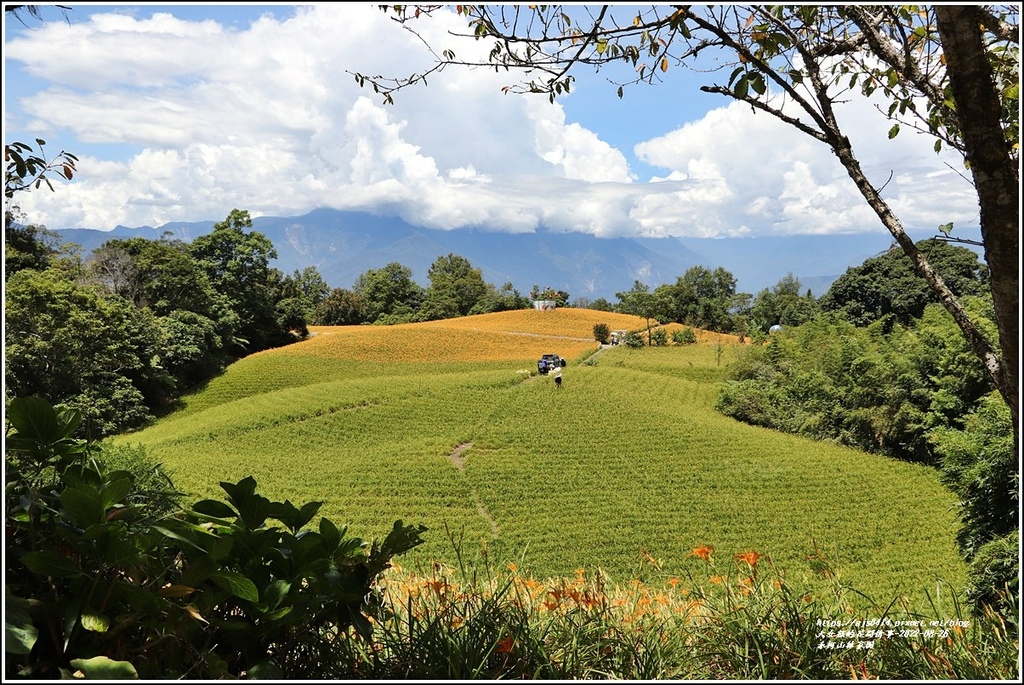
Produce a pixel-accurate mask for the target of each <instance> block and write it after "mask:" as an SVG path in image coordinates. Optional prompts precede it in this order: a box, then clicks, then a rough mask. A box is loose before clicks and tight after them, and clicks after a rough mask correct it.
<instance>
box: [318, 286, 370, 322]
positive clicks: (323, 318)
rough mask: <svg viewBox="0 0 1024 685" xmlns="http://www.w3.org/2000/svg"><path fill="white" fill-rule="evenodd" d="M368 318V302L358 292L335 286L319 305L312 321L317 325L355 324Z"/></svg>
mask: <svg viewBox="0 0 1024 685" xmlns="http://www.w3.org/2000/svg"><path fill="white" fill-rule="evenodd" d="M365 320H366V304H365V302H364V301H363V298H362V296H361V295H359V294H358V293H355V292H352V291H351V290H346V289H345V288H334V289H333V290H331V293H330V294H329V295H328V296H327V297H326V298H324V299H323V300H322V301H321V302H320V303H319V304H318V305H317V306H316V313H315V315H314V316H313V318H312V319H311V321H310V323H312V324H314V325H316V326H353V325H355V324H359V323H362V322H363V321H365Z"/></svg>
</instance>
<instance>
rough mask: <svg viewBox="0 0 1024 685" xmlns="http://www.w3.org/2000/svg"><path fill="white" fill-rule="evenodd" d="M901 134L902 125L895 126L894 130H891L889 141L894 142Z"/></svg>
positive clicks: (893, 126)
mask: <svg viewBox="0 0 1024 685" xmlns="http://www.w3.org/2000/svg"><path fill="white" fill-rule="evenodd" d="M899 132H900V125H899V124H893V125H892V128H890V129H889V140H892V139H893V138H895V137H896V136H897V135H898V134H899Z"/></svg>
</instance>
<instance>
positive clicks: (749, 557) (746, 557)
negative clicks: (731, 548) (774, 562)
mask: <svg viewBox="0 0 1024 685" xmlns="http://www.w3.org/2000/svg"><path fill="white" fill-rule="evenodd" d="M735 558H736V559H739V560H740V561H745V562H747V564H749V565H750V567H751V568H753V567H755V566H757V560H758V559H760V558H761V555H760V554H758V553H757V552H744V553H743V554H737V555H736V557H735Z"/></svg>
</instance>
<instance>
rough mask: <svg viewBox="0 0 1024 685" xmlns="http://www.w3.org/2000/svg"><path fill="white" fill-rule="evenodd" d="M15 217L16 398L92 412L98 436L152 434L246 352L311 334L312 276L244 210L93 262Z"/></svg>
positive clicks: (11, 320)
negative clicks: (280, 264)
mask: <svg viewBox="0 0 1024 685" xmlns="http://www.w3.org/2000/svg"><path fill="white" fill-rule="evenodd" d="M15 216H16V208H13V207H12V208H10V209H9V210H8V211H7V213H6V217H5V219H6V220H5V227H4V236H5V253H4V257H5V261H4V270H5V277H6V289H5V307H6V311H5V329H4V342H5V346H6V349H5V369H4V371H5V383H6V385H5V392H6V396H7V397H6V399H7V400H10V399H11V398H14V397H26V396H30V395H36V396H41V397H44V398H46V399H47V400H49V401H51V402H53V403H55V404H62V405H64V406H68V407H76V408H78V409H80V410H81V411H82V413H83V416H84V417H85V419H86V425H87V426H88V427H89V429H90V430H91V431H92V432H93V434H95V435H107V434H111V433H115V432H118V431H121V430H124V429H127V428H132V427H136V426H139V425H141V424H142V423H144V422H145V421H147V420H149V419H150V418H151V417H152V416H153V414H154V412H159V411H160V410H161V409H163V408H165V407H167V406H168V405H170V404H171V403H172V402H173V401H174V400H175V399H176V398H177V397H178V396H180V394H181V393H182V392H184V391H186V390H189V389H191V388H194V387H195V386H196V385H198V384H200V383H202V382H204V381H205V380H207V379H209V378H210V377H211V376H213V375H214V374H216V373H218V372H219V371H221V370H222V369H223V368H224V367H225V366H226V365H227V364H228V363H230V362H231V361H233V360H234V359H237V358H239V357H242V356H244V355H246V354H250V353H252V352H256V351H259V350H263V349H268V348H271V347H277V346H280V345H284V344H287V343H290V342H293V341H295V340H298V339H300V338H301V337H303V336H304V335H305V334H306V332H307V330H306V320H305V311H306V309H307V299H306V298H305V293H306V290H307V289H308V286H309V283H307V282H305V281H303V280H302V279H301V278H299V277H300V274H296V275H295V277H290V276H285V275H284V274H282V273H281V272H280V271H278V270H277V269H274V268H272V267H271V266H270V261H271V260H272V259H274V258H276V256H277V255H276V252H275V251H274V248H273V245H272V244H271V243H270V241H269V240H268V239H267V238H266V237H265V236H263V235H262V234H260V233H258V232H255V231H249V230H247V229H249V228H250V227H251V226H252V221H251V219H250V218H249V214H248V212H245V211H241V210H237V209H236V210H233V211H232V212H231V213H230V214H229V216H228V217H227V218H226V219H225V220H224V221H222V222H220V223H218V224H216V225H215V226H214V230H213V231H212V232H211V233H210V234H209V235H205V236H202V237H199V238H197V239H196V240H194V241H193V242H191V243H184V242H182V241H178V240H172V239H170V238H167V237H164V238H161V239H159V240H148V239H144V238H130V239H126V240H111V241H108V242H107V243H106V244H104V245H103V246H102V247H101V248H99V249H98V250H96V251H94V253H93V254H92V255H91V256H90V257H89V258H88V259H87V260H83V259H82V258H81V257H80V255H78V254H77V253H76V252H75V250H74V249H73V246H59V245H57V244H56V243H55V240H54V236H53V234H51V233H49V232H47V231H46V230H45V229H43V228H40V227H37V226H32V225H22V224H20V223H18V222H17V221H15Z"/></svg>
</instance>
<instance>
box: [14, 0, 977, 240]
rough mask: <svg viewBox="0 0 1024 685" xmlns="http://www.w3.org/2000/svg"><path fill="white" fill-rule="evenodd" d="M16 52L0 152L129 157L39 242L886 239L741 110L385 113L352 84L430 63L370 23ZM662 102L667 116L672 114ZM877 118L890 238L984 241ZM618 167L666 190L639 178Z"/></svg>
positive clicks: (486, 75) (99, 20)
mask: <svg viewBox="0 0 1024 685" xmlns="http://www.w3.org/2000/svg"><path fill="white" fill-rule="evenodd" d="M82 9H83V10H84V11H86V12H88V6H85V7H83V8H82ZM417 28H419V29H420V30H421V31H422V32H423V38H424V39H425V40H426V41H427V42H428V43H429V44H431V45H433V46H434V47H435V49H436V50H438V51H439V50H441V49H444V48H445V47H452V48H453V49H455V51H456V53H457V54H458V55H459V56H460V57H464V58H469V59H485V58H486V52H487V50H488V49H489V46H488V45H485V44H483V43H478V42H476V41H472V40H470V41H468V42H466V41H462V42H455V39H453V38H452V37H451V36H450V35H449V33H450V32H452V31H458V30H465V23H464V20H463V19H461V18H459V17H456V16H455V15H454V14H452V13H438V15H437V16H436V17H435V18H433V19H430V20H426V21H421V22H419V23H418V24H417ZM21 36H22V37H20V38H17V39H15V40H12V41H10V42H8V44H7V45H5V61H7V62H8V63H11V62H18V63H21V64H23V65H24V68H25V69H26V70H27V71H28V72H30V73H31V74H32V75H33V76H34V77H35V78H36V79H38V80H39V81H40V82H42V83H44V84H45V88H44V89H43V90H41V91H38V92H36V93H35V94H33V95H28V96H25V97H23V98H21V100H20V104H21V106H22V107H23V108H24V110H25V111H26V113H27V114H28V118H27V119H26V120H28V121H31V122H32V124H31V125H30V126H26V127H24V128H23V130H19V131H17V132H15V133H11V132H7V133H6V134H5V135H13V136H15V137H14V138H13V139H31V138H32V137H34V135H35V133H34V132H35V131H61V132H69V133H70V134H72V135H73V136H74V137H75V138H76V139H77V140H78V141H80V142H81V143H82V144H83V146H85V147H88V145H92V144H100V145H106V144H110V143H118V144H122V145H123V146H126V147H127V148H128V149H131V150H134V152H133V157H132V158H131V159H119V160H110V159H104V158H102V157H101V156H100V154H101V153H100V152H97V153H96V154H95V155H93V154H89V152H85V153H82V154H80V157H81V162H80V164H79V174H78V177H77V178H76V181H75V182H73V183H63V184H61V185H60V187H58V189H57V192H56V193H52V194H51V193H49V192H47V191H38V192H33V193H26V194H23V195H22V196H21V197H19V198H18V199H19V202H20V204H21V206H22V208H23V209H24V210H25V212H26V213H27V214H28V216H29V218H30V220H33V221H36V222H39V223H43V224H45V225H47V226H49V227H51V228H62V227H66V226H88V227H95V228H112V227H113V226H114V225H116V224H123V225H143V224H146V225H153V226H158V225H160V224H162V223H166V222H169V221H192V220H202V219H220V218H223V217H224V216H226V215H227V213H228V212H229V211H230V210H231V209H232V208H235V207H238V208H245V209H248V210H249V211H250V212H251V213H252V214H253V215H254V216H259V215H261V214H277V215H282V214H288V213H303V212H305V211H308V210H310V209H313V208H315V207H319V206H330V207H336V208H358V209H366V210H373V211H377V212H394V213H397V214H399V215H401V216H402V217H403V218H404V219H406V220H407V221H410V222H412V223H417V224H421V225H425V226H430V227H436V228H444V229H452V228H458V227H461V226H477V227H482V228H485V229H491V230H508V231H532V230H536V229H537V228H538V227H539V226H541V225H543V226H547V227H549V228H550V229H552V230H557V231H587V232H591V233H594V234H597V235H602V236H622V235H633V234H641V235H649V236H660V235H694V236H712V235H724V234H728V235H747V234H765V233H815V232H830V231H847V232H848V231H859V230H880V229H878V228H877V227H878V221H877V219H876V218H874V217H873V215H872V214H871V213H870V211H869V210H868V208H867V207H866V205H865V203H864V201H863V199H862V198H861V197H860V195H859V194H858V193H857V191H856V188H854V186H853V184H852V182H851V181H850V179H849V178H848V177H847V176H846V174H845V172H844V171H843V169H842V168H841V167H840V166H839V164H838V163H837V162H836V160H835V159H834V158H833V157H832V155H831V153H830V152H829V150H828V149H827V148H826V147H825V146H824V145H823V144H821V143H818V142H816V141H813V140H811V139H810V138H808V137H807V136H805V135H803V134H800V133H798V132H796V131H795V130H793V129H791V128H789V127H786V126H785V125H782V124H780V123H779V122H777V121H776V120H774V119H773V118H771V117H770V116H768V115H766V114H763V113H761V114H758V115H752V114H751V111H750V108H749V107H745V106H740V105H738V104H733V105H730V106H727V107H721V108H719V109H715V110H712V111H710V112H708V113H707V114H706V116H704V117H703V118H701V119H700V120H698V121H694V122H690V123H688V124H685V125H683V126H682V127H681V128H679V129H677V130H675V131H672V132H670V133H667V134H664V135H660V136H656V137H655V136H651V137H650V139H649V140H647V141H646V142H643V143H641V144H639V145H637V146H636V149H635V151H625V152H624V151H621V150H618V149H615V148H614V147H612V146H611V145H609V144H608V143H607V142H605V141H604V140H602V139H601V135H600V116H599V115H600V112H594V113H593V114H594V116H595V119H594V121H593V122H591V123H588V122H587V121H567V120H566V117H565V112H564V110H563V109H562V107H561V106H560V105H559V104H554V105H552V104H550V103H548V101H547V99H546V98H544V97H532V96H518V95H505V94H503V93H502V90H501V87H502V86H503V85H507V84H509V83H510V82H511V81H512V80H513V79H514V78H515V75H514V74H505V73H495V72H494V71H493V70H488V69H457V68H449V69H446V70H445V71H444V72H442V73H439V74H433V75H432V76H431V77H430V78H429V86H426V87H422V86H416V87H412V88H410V89H406V90H403V91H402V92H400V93H399V94H398V95H397V96H396V101H395V104H394V105H384V104H382V102H381V99H380V97H379V96H377V95H375V94H374V93H373V92H372V90H370V89H368V88H367V89H363V88H359V87H358V86H357V84H356V83H355V81H354V79H353V77H352V75H351V74H350V73H348V72H349V71H360V72H363V73H370V74H395V75H407V74H409V73H411V72H413V71H423V70H424V69H426V68H428V67H429V66H430V65H431V63H432V62H431V59H430V56H429V55H428V54H427V53H426V52H425V49H424V47H423V43H422V42H421V41H420V40H419V39H418V38H416V37H415V36H413V35H412V34H411V33H409V32H407V31H402V30H401V29H400V28H399V27H398V26H397V25H396V24H395V23H394V22H393V21H391V19H390V18H389V17H388V16H387V15H386V14H385V13H383V12H381V11H380V10H379V9H377V7H376V6H375V5H367V4H352V3H346V4H343V3H335V4H319V5H313V6H309V7H297V8H296V10H295V15H294V16H293V17H291V18H288V19H287V20H283V21H282V20H278V19H274V18H271V17H263V18H261V19H259V20H258V21H256V22H254V23H252V24H251V25H250V26H248V27H246V28H243V29H235V28H228V27H226V26H222V25H220V24H218V23H216V22H213V21H202V22H195V21H184V20H181V19H176V18H174V17H172V16H170V15H168V14H157V15H154V16H153V17H152V18H148V19H136V18H133V17H131V16H127V15H123V16H122V15H119V14H111V13H104V14H94V15H93V16H92V17H91V19H90V20H88V21H85V22H83V23H76V24H72V25H67V24H66V23H63V22H50V23H47V24H45V25H44V26H42V27H41V28H38V29H34V30H32V31H24V32H22V34H21ZM53 45H61V46H64V47H65V48H66V49H62V50H52V49H51V46H53ZM579 87H585V86H584V85H583V84H579ZM595 87H607V85H606V84H596V85H595ZM665 93H666V107H671V106H672V105H671V98H672V97H675V95H674V94H673V92H672V91H671V90H669V89H668V87H666V90H665ZM684 96H685V95H684ZM869 115H871V112H870V111H869V108H868V107H867V106H866V105H862V106H861V109H855V110H854V112H853V114H851V115H850V119H849V120H850V122H851V124H850V127H851V134H850V135H851V138H853V139H854V144H855V147H856V148H857V150H858V153H859V154H860V155H861V159H862V162H864V164H865V170H866V171H867V172H868V173H869V176H870V177H871V178H872V179H873V180H875V179H877V181H878V183H879V185H881V184H882V183H884V181H885V178H886V177H887V176H888V171H889V169H892V170H894V171H898V172H899V173H898V174H896V175H894V177H893V179H892V181H891V182H890V183H889V185H888V186H886V189H885V191H884V195H885V197H886V198H888V199H890V200H891V202H892V204H893V207H894V209H896V211H897V212H898V214H899V215H900V217H901V218H902V219H903V220H904V222H905V223H907V224H908V226H913V225H916V224H922V225H927V226H932V225H938V223H944V222H945V221H956V222H957V223H958V225H964V224H970V223H972V222H973V223H976V221H977V219H976V217H977V208H976V200H975V198H974V195H973V193H972V192H971V189H970V187H969V186H968V185H967V184H966V183H964V182H962V181H959V180H958V179H957V178H956V176H955V175H954V174H953V173H952V172H951V171H950V170H949V169H948V168H947V167H945V166H944V165H943V164H942V161H941V160H939V159H936V158H935V155H934V154H931V153H930V145H931V142H930V141H929V140H927V139H925V138H923V137H919V136H913V135H901V136H899V137H897V139H896V140H894V141H889V140H887V139H886V138H885V136H884V130H883V133H882V134H881V135H879V134H878V130H877V128H878V126H877V123H875V124H870V125H868V124H864V123H862V122H867V121H868V120H869V119H871V117H870V116H869ZM8 118H9V119H10V118H11V117H10V115H8ZM643 119H644V114H643V113H642V112H639V113H638V114H637V124H636V125H637V128H640V127H641V126H642V125H643ZM877 119H878V117H877V116H875V117H874V118H873V119H871V120H872V121H877ZM869 128H870V129H871V130H870V133H871V135H867V132H868V129H869ZM862 129H863V130H862ZM65 147H67V148H68V149H70V150H72V151H73V152H74V151H75V150H74V148H73V147H72V146H71V145H66V146H65ZM90 151H91V148H90ZM627 153H634V154H635V155H636V156H637V158H638V159H640V160H642V161H644V162H646V163H648V164H651V165H654V166H657V167H660V168H663V169H664V170H665V173H664V174H663V175H659V177H658V178H653V179H651V180H650V181H648V182H640V181H638V179H637V178H636V177H635V174H634V173H632V172H631V169H630V166H629V158H628V155H627ZM939 217H943V218H941V220H940V219H939Z"/></svg>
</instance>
